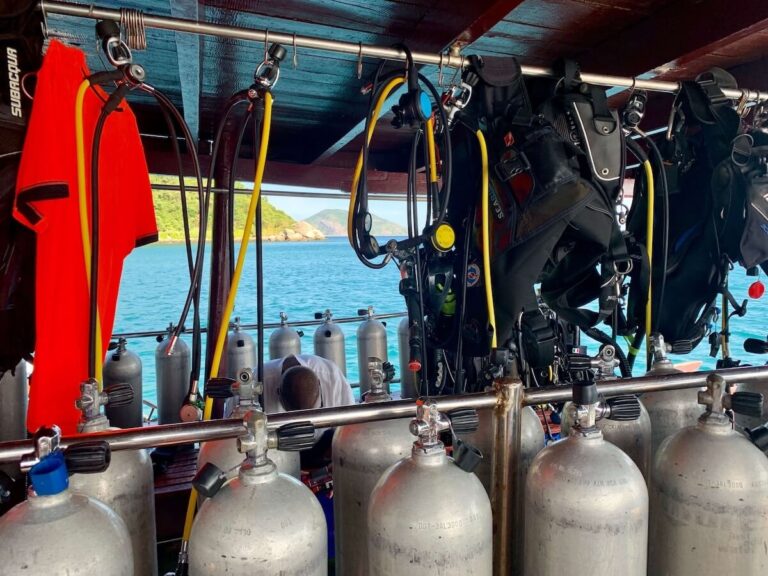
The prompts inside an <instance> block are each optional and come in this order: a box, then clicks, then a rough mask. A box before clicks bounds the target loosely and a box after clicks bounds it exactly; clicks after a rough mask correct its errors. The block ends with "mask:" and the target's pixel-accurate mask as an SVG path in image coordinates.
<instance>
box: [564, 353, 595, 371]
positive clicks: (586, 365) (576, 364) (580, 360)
mask: <svg viewBox="0 0 768 576" xmlns="http://www.w3.org/2000/svg"><path fill="white" fill-rule="evenodd" d="M566 366H567V368H568V370H569V371H572V372H580V371H582V370H589V369H590V368H591V367H592V359H591V358H590V357H589V356H587V355H586V354H580V353H578V352H570V353H569V354H567V355H566Z"/></svg>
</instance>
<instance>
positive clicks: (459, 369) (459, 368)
mask: <svg viewBox="0 0 768 576" xmlns="http://www.w3.org/2000/svg"><path fill="white" fill-rule="evenodd" d="M474 221H475V207H474V206H473V207H472V208H471V209H470V212H469V215H468V216H467V220H466V225H465V226H464V245H463V249H464V251H463V252H462V254H461V277H460V278H459V283H460V286H461V293H460V296H459V326H458V332H457V334H456V369H455V374H456V387H457V388H458V390H457V391H456V392H457V393H458V394H463V393H464V359H463V358H462V355H463V353H464V350H463V348H464V324H465V321H466V310H467V273H468V270H469V250H470V245H471V243H472V225H473V223H474Z"/></svg>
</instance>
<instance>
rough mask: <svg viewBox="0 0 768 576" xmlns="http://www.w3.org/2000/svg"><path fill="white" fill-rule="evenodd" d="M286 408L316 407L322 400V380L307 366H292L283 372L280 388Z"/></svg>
mask: <svg viewBox="0 0 768 576" xmlns="http://www.w3.org/2000/svg"><path fill="white" fill-rule="evenodd" d="M278 393H279V395H280V401H281V402H282V404H283V408H285V409H286V410H307V409H310V408H315V407H316V406H317V404H318V400H320V398H321V396H320V380H319V379H318V377H317V375H316V374H315V373H314V372H313V371H312V369H311V368H308V367H307V366H292V367H290V368H288V370H285V371H284V372H283V376H282V378H281V380H280V387H279V389H278Z"/></svg>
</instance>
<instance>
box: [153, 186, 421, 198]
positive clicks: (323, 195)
mask: <svg viewBox="0 0 768 576" xmlns="http://www.w3.org/2000/svg"><path fill="white" fill-rule="evenodd" d="M152 190H154V191H160V190H162V191H166V190H167V191H169V192H181V188H180V187H179V186H178V185H176V184H152ZM211 192H212V193H213V194H229V190H225V189H224V188H211ZM235 194H247V195H249V196H250V194H251V191H250V190H248V189H247V188H235ZM261 195H262V196H276V197H282V198H324V199H331V200H349V192H292V191H291V190H265V189H264V188H262V190H261ZM370 196H371V199H372V200H377V201H379V200H381V201H383V202H405V200H406V198H405V195H404V194H381V193H377V192H371V193H370ZM417 200H418V201H419V202H426V200H427V195H426V194H425V193H423V192H419V193H418V195H417Z"/></svg>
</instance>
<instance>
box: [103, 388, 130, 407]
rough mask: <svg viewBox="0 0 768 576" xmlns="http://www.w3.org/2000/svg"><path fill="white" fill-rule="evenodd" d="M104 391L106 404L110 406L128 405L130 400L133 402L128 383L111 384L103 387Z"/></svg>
mask: <svg viewBox="0 0 768 576" xmlns="http://www.w3.org/2000/svg"><path fill="white" fill-rule="evenodd" d="M104 393H105V394H106V395H107V402H106V404H107V405H108V406H109V407H110V408H120V407H121V406H130V404H131V402H133V388H131V385H130V384H125V383H123V382H121V383H117V384H112V385H110V386H107V387H106V388H104Z"/></svg>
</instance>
